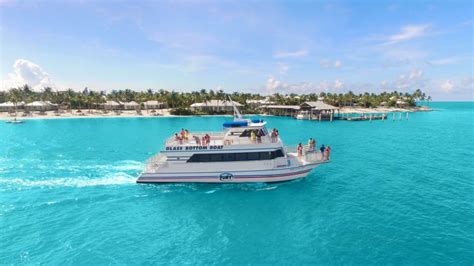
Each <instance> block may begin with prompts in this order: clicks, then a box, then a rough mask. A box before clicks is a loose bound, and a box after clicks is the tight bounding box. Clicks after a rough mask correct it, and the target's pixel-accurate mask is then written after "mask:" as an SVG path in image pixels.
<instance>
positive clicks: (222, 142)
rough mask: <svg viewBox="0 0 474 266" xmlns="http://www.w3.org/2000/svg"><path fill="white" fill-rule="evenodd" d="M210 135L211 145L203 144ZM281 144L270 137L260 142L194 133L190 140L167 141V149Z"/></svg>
mask: <svg viewBox="0 0 474 266" xmlns="http://www.w3.org/2000/svg"><path fill="white" fill-rule="evenodd" d="M206 134H208V135H209V136H210V141H209V143H203V141H202V139H203V137H204V136H205V135H206ZM270 143H281V140H280V138H276V139H273V140H272V138H271V137H269V136H262V138H261V140H260V141H256V140H255V141H254V140H251V139H250V137H239V136H238V135H227V136H226V135H224V134H223V133H203V132H192V133H190V137H189V139H188V140H177V139H176V138H175V137H174V136H172V137H170V138H168V140H167V141H166V146H167V147H173V146H184V147H186V146H208V145H215V146H233V145H251V144H256V145H258V144H270Z"/></svg>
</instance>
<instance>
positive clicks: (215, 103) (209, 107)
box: [191, 100, 243, 113]
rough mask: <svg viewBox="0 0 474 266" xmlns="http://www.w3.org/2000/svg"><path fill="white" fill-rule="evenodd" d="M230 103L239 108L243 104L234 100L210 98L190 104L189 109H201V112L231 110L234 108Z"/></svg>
mask: <svg viewBox="0 0 474 266" xmlns="http://www.w3.org/2000/svg"><path fill="white" fill-rule="evenodd" d="M232 103H234V105H235V106H236V107H237V108H239V107H242V106H243V105H242V104H240V103H238V102H234V101H232V102H231V101H224V100H210V101H206V102H203V103H193V104H191V109H192V110H194V111H202V112H226V113H227V112H233V110H234V108H233V106H232Z"/></svg>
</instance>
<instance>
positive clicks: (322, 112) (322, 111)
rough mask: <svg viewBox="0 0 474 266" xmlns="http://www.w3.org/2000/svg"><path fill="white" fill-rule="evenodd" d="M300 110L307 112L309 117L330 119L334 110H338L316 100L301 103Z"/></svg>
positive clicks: (334, 112) (333, 114)
mask: <svg viewBox="0 0 474 266" xmlns="http://www.w3.org/2000/svg"><path fill="white" fill-rule="evenodd" d="M300 110H301V111H304V112H305V113H307V114H309V116H308V118H309V119H315V120H332V119H333V118H334V116H335V114H336V111H339V108H337V107H335V106H332V105H330V104H327V103H325V102H323V101H321V100H318V101H315V102H304V103H302V104H301V105H300Z"/></svg>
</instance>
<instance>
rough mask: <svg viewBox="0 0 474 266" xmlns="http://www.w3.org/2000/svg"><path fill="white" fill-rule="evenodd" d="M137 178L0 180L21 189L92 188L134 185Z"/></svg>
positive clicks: (110, 176)
mask: <svg viewBox="0 0 474 266" xmlns="http://www.w3.org/2000/svg"><path fill="white" fill-rule="evenodd" d="M136 179H137V177H136V176H132V175H129V174H126V173H117V174H113V175H108V176H105V177H103V178H87V177H77V178H72V177H71V178H55V179H42V180H35V179H28V178H26V179H23V178H13V179H0V185H2V186H22V187H93V186H109V185H124V184H134V183H135V181H136Z"/></svg>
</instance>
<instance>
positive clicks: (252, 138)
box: [250, 130, 257, 143]
mask: <svg viewBox="0 0 474 266" xmlns="http://www.w3.org/2000/svg"><path fill="white" fill-rule="evenodd" d="M256 139H257V135H256V134H255V131H253V130H252V131H251V132H250V140H251V141H252V143H255V140H256Z"/></svg>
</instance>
